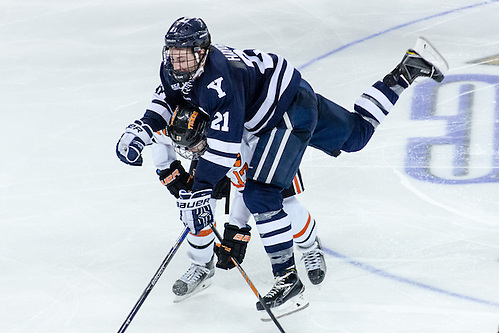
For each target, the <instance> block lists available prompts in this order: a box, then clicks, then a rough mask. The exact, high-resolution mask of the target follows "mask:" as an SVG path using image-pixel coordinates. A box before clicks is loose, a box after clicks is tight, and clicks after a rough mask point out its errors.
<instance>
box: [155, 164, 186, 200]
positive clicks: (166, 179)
mask: <svg viewBox="0 0 499 333" xmlns="http://www.w3.org/2000/svg"><path fill="white" fill-rule="evenodd" d="M156 173H157V174H158V176H159V180H160V182H161V184H163V185H165V186H166V188H167V189H168V191H170V193H171V194H172V195H173V196H174V197H175V198H177V199H178V198H179V193H178V192H179V191H180V190H186V191H189V190H190V189H191V188H192V183H193V181H194V178H193V177H192V176H191V175H189V174H188V173H187V172H185V170H184V167H183V166H182V164H181V163H180V161H179V160H176V161H173V162H172V163H171V164H170V167H169V168H168V169H165V170H156Z"/></svg>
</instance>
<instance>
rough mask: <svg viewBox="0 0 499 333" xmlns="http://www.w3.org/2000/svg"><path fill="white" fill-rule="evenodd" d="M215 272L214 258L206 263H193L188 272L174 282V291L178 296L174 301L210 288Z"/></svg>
mask: <svg viewBox="0 0 499 333" xmlns="http://www.w3.org/2000/svg"><path fill="white" fill-rule="evenodd" d="M214 274H215V266H214V264H213V260H211V261H210V262H209V263H207V264H206V265H198V264H194V263H192V264H191V266H190V267H189V268H188V269H187V272H185V273H184V275H182V277H181V278H180V279H178V280H177V281H175V283H174V284H173V287H172V291H173V293H174V294H175V295H176V296H177V297H176V298H175V300H174V302H180V301H183V300H184V299H186V298H188V297H190V296H192V295H194V294H196V293H198V292H200V291H202V290H204V289H206V288H208V287H209V286H210V285H211V277H213V275H214Z"/></svg>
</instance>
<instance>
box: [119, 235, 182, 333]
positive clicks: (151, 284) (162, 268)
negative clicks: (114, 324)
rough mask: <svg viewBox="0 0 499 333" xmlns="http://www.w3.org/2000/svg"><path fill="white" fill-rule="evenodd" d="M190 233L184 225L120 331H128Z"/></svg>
mask: <svg viewBox="0 0 499 333" xmlns="http://www.w3.org/2000/svg"><path fill="white" fill-rule="evenodd" d="M188 233H189V229H188V228H187V227H184V230H183V231H182V234H181V235H180V237H179V238H178V239H177V241H176V242H175V244H174V245H173V246H172V248H171V249H170V252H168V254H167V255H166V257H165V259H164V260H163V262H162V263H161V266H159V268H158V270H157V271H156V274H154V276H153V278H152V279H151V282H149V284H148V285H147V287H146V289H145V290H144V292H143V293H142V295H141V296H140V298H139V300H138V301H137V303H135V306H134V307H133V309H132V311H130V314H129V315H128V317H127V318H126V319H125V321H124V322H123V325H121V327H120V329H119V331H118V333H123V332H125V331H126V329H127V328H128V326H129V325H130V323H131V322H132V320H133V318H134V317H135V315H136V314H137V312H138V311H139V309H140V307H141V306H142V304H143V303H144V301H145V300H146V298H147V296H149V293H150V292H151V290H152V288H154V286H155V285H156V282H158V280H159V278H160V277H161V274H163V272H164V271H165V269H166V266H168V264H169V263H170V261H171V260H172V258H173V256H174V255H175V253H176V252H177V250H178V248H179V247H180V244H182V242H183V241H184V239H185V237H187V234H188Z"/></svg>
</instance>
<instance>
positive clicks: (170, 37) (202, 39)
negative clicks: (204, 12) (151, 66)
mask: <svg viewBox="0 0 499 333" xmlns="http://www.w3.org/2000/svg"><path fill="white" fill-rule="evenodd" d="M210 45H211V35H210V32H209V31H208V27H207V26H206V23H204V21H203V20H202V19H200V18H189V17H181V18H179V19H177V20H176V21H175V22H173V24H172V26H171V27H170V29H168V31H167V32H166V35H165V46H164V47H163V65H164V66H165V69H166V70H167V71H168V72H169V73H170V75H171V76H172V77H173V78H174V79H175V80H176V81H178V82H187V81H190V80H192V79H194V78H195V77H197V75H200V74H201V72H202V70H203V67H204V62H205V61H206V57H207V55H208V50H209V47H210ZM171 49H181V50H182V51H183V52H186V56H184V57H185V58H187V54H188V55H189V57H190V58H192V59H193V60H192V61H193V63H192V64H189V65H188V68H187V69H175V68H174V66H173V62H172V55H171V52H170V51H171ZM203 50H204V51H203Z"/></svg>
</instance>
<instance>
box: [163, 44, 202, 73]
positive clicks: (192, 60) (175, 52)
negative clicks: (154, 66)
mask: <svg viewBox="0 0 499 333" xmlns="http://www.w3.org/2000/svg"><path fill="white" fill-rule="evenodd" d="M169 51H170V61H171V63H172V65H173V69H174V70H175V71H176V72H179V73H191V72H194V71H196V70H197V67H198V65H199V60H198V59H199V57H198V59H196V56H195V54H194V52H193V51H192V49H191V48H171V49H170V50H169Z"/></svg>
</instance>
